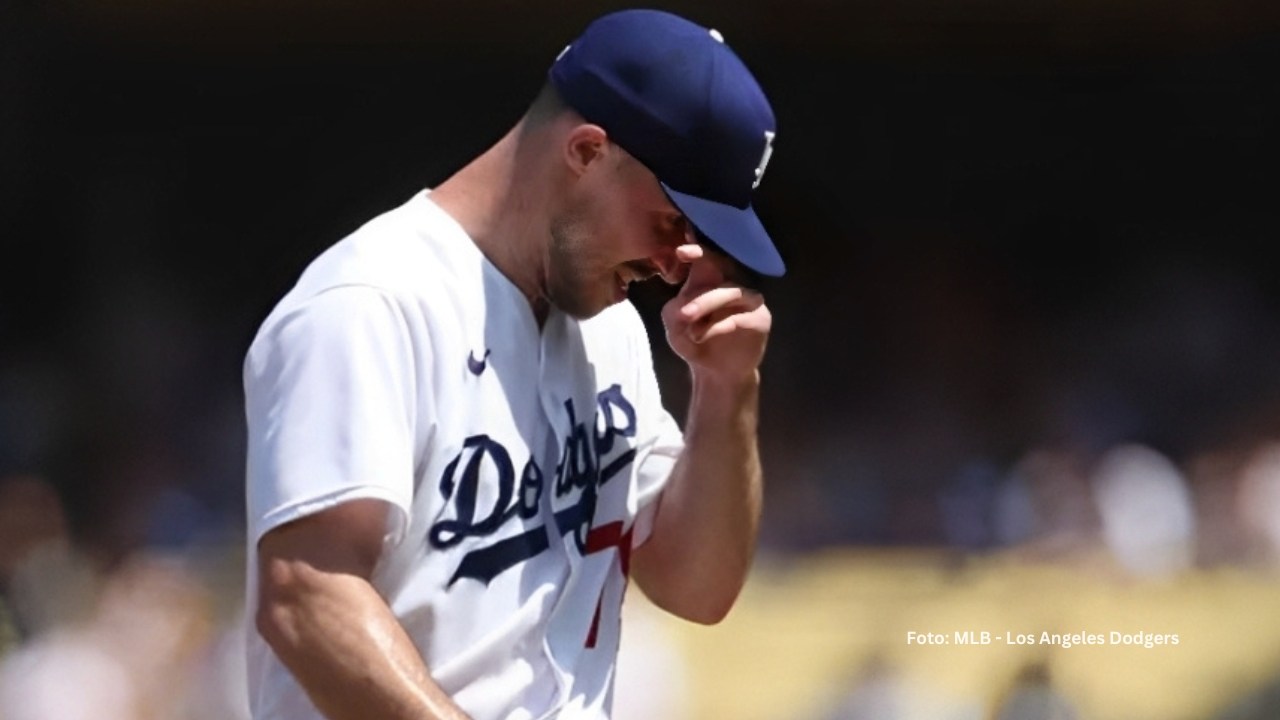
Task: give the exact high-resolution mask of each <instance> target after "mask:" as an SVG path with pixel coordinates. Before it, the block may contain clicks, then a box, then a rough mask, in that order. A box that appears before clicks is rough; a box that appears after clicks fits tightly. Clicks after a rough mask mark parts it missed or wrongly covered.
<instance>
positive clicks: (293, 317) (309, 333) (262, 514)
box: [244, 286, 415, 546]
mask: <svg viewBox="0 0 1280 720" xmlns="http://www.w3.org/2000/svg"><path fill="white" fill-rule="evenodd" d="M413 360H414V353H413V349H412V344H411V342H410V338H409V332H408V328H407V326H406V323H405V320H404V315H403V313H402V312H401V310H400V308H399V306H398V305H397V303H396V301H395V299H394V298H393V297H391V296H390V295H389V294H387V293H385V292H383V291H381V290H378V289H376V288H371V287H364V286H344V287H338V288H332V289H329V290H326V291H324V292H322V293H319V294H317V295H315V296H313V297H311V298H309V299H307V300H305V301H303V302H301V303H299V304H296V305H294V306H293V307H291V308H289V309H287V310H285V311H283V312H279V313H278V314H273V315H272V317H270V318H268V321H267V323H265V324H264V325H263V327H262V328H261V329H260V330H259V332H258V335H257V337H255V339H254V341H253V344H252V345H251V346H250V349H249V352H248V354H247V355H246V358H245V363H244V391H245V413H246V420H247V424H248V448H247V469H246V473H247V474H246V480H247V487H246V503H247V513H248V524H249V528H248V529H249V538H250V540H251V542H252V543H253V545H255V546H256V544H257V542H258V541H259V540H260V539H261V538H262V536H263V535H264V534H266V533H267V532H268V531H269V530H271V529H272V528H275V527H278V526H280V525H282V524H284V523H287V522H290V521H293V520H297V519H299V518H302V517H305V516H307V515H311V514H314V513H317V512H320V511H322V510H325V509H327V508H330V507H333V506H335V505H337V504H339V503H343V502H347V501H351V500H357V499H377V500H382V501H385V502H387V503H389V504H390V505H391V506H392V507H393V508H394V510H393V511H392V513H390V520H389V526H388V528H387V532H388V536H389V539H390V540H391V541H393V542H394V541H395V540H398V538H399V535H400V534H401V533H403V531H404V528H405V527H406V526H407V523H408V514H409V508H410V507H411V502H412V495H413V428H414V420H415V408H414V402H415V394H414V377H415V375H414V365H413Z"/></svg>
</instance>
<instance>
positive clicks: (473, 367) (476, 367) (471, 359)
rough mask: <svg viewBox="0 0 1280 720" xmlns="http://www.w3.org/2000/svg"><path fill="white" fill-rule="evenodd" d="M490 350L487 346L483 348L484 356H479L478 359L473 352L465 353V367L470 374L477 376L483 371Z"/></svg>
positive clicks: (487, 361) (487, 362)
mask: <svg viewBox="0 0 1280 720" xmlns="http://www.w3.org/2000/svg"><path fill="white" fill-rule="evenodd" d="M490 352H491V351H490V350H489V349H488V348H485V350H484V357H482V358H480V359H479V360H477V359H476V354H475V352H468V353H467V369H468V370H470V371H471V374H472V375H475V376H477V377H478V376H479V375H480V373H482V372H484V369H485V367H487V366H488V364H489V353H490Z"/></svg>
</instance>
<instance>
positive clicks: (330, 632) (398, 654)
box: [258, 568, 467, 720]
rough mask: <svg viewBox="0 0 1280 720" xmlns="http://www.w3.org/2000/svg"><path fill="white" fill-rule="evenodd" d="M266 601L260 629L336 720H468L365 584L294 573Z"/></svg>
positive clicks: (306, 572)
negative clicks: (287, 581) (365, 719)
mask: <svg viewBox="0 0 1280 720" xmlns="http://www.w3.org/2000/svg"><path fill="white" fill-rule="evenodd" d="M295 575H296V577H294V578H293V579H291V580H290V582H289V583H287V584H286V587H283V588H278V589H277V591H276V592H274V593H271V594H269V595H268V596H267V597H265V598H264V601H263V605H262V608H261V610H260V611H259V613H258V630H259V632H261V633H262V634H263V637H264V638H265V639H266V640H267V643H268V644H269V645H270V646H271V648H272V649H273V650H274V651H275V653H276V655H277V656H278V657H279V658H280V660H281V662H283V663H284V665H285V666H286V667H287V668H289V671H290V672H292V673H293V675H294V677H296V678H297V680H298V682H299V684H301V685H302V687H303V689H305V690H306V692H307V694H308V696H309V697H310V698H311V701H312V702H313V703H314V704H315V705H316V707H317V708H318V709H319V710H320V711H321V712H322V713H323V714H324V715H325V717H327V718H330V720H348V719H352V720H354V719H356V718H375V717H376V718H386V719H387V720H399V719H400V718H404V719H406V720H408V719H409V718H412V719H414V720H424V719H432V720H465V719H466V717H467V716H466V714H465V713H463V712H462V710H461V709H460V708H458V706H457V705H455V704H454V703H453V701H452V700H451V699H450V698H449V696H448V695H447V694H445V692H444V691H443V690H441V689H440V687H439V686H438V685H436V683H435V681H434V680H432V678H431V676H430V674H429V673H428V671H427V668H426V666H425V664H424V663H423V661H422V658H421V656H420V655H419V654H418V651H417V648H415V647H414V645H413V643H412V642H411V641H410V640H409V637H408V635H406V634H405V632H404V629H403V627H401V625H400V624H399V622H397V621H396V619H395V617H394V616H393V615H392V614H391V611H390V609H389V608H388V607H387V605H386V603H385V602H384V601H383V600H382V598H381V596H379V595H378V593H377V592H376V591H375V590H374V589H373V588H372V587H371V586H370V585H369V584H368V582H367V581H365V580H364V579H362V578H359V577H356V576H353V575H344V574H337V573H322V572H320V571H317V570H314V569H310V568H302V569H297V568H295Z"/></svg>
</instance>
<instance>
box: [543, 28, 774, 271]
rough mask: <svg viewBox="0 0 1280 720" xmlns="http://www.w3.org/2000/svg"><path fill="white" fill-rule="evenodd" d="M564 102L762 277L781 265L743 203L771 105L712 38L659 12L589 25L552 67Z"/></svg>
mask: <svg viewBox="0 0 1280 720" xmlns="http://www.w3.org/2000/svg"><path fill="white" fill-rule="evenodd" d="M548 76H549V78H550V81H551V83H552V85H553V86H554V87H555V89H556V91H557V92H558V93H559V94H560V97H561V98H562V99H563V100H564V101H565V103H566V104H567V105H568V106H569V107H571V108H573V109H574V110H576V111H577V112H578V113H579V114H581V115H582V117H583V118H585V119H586V120H587V121H588V122H592V123H595V124H597V125H599V126H600V127H602V128H604V130H605V132H606V133H608V134H609V138H610V139H611V140H612V141H613V142H615V143H617V144H618V145H619V146H620V147H622V148H623V149H624V150H626V151H627V152H628V153H630V154H631V155H633V156H634V157H635V158H636V159H637V160H639V161H640V162H642V163H644V165H645V166H646V167H648V168H649V170H650V171H652V172H653V174H654V175H655V176H657V178H658V181H659V182H661V183H662V188H663V190H665V191H666V193H667V196H668V197H669V198H671V202H672V203H673V204H674V205H675V206H676V207H677V208H679V209H680V211H681V212H683V213H684V215H685V217H687V218H688V219H689V221H690V222H691V223H693V226H694V227H695V228H696V229H697V230H698V232H700V233H701V234H702V235H704V236H706V237H707V238H708V239H710V240H711V241H712V242H713V243H715V244H716V245H717V246H719V247H720V248H721V249H722V250H724V251H725V252H726V253H728V254H729V255H730V256H731V257H733V258H734V259H735V260H737V261H738V262H740V263H742V264H743V265H745V266H746V267H748V268H750V269H751V270H754V271H755V272H757V273H760V274H762V275H769V276H774V277H777V276H780V275H782V274H783V273H785V272H786V265H785V264H784V263H783V261H782V257H781V256H780V255H779V254H778V249H777V248H776V247H775V246H774V244H773V241H772V240H771V239H770V238H769V233H768V232H767V231H766V230H765V229H764V225H763V224H762V223H761V222H760V218H759V217H757V216H756V212H755V210H754V209H753V208H752V206H751V196H752V191H753V190H755V188H756V186H757V185H759V184H760V180H761V178H762V177H763V176H764V171H765V167H766V165H768V163H769V157H770V155H771V154H772V153H773V138H774V136H775V134H776V123H775V120H774V116H773V108H771V107H770V105H769V101H768V99H767V98H766V97H765V95H764V91H763V90H761V88H760V85H759V83H757V82H756V79H755V77H754V76H753V75H752V74H751V71H750V70H748V69H747V66H746V65H745V64H743V62H742V60H741V59H739V58H738V56H737V55H736V54H735V53H734V52H733V50H731V49H729V46H728V45H726V44H725V42H724V38H723V37H721V35H720V33H719V32H717V31H715V30H712V29H709V28H705V27H702V26H701V25H698V24H696V23H694V22H691V21H689V20H686V19H684V18H682V17H680V16H678V15H673V14H671V13H668V12H663V11H661V10H648V9H633V10H621V11H617V12H612V13H609V14H606V15H603V16H601V17H599V18H597V19H596V20H594V21H592V22H591V23H590V24H589V25H588V26H587V28H586V30H584V31H583V32H582V34H581V35H580V36H578V38H577V39H576V40H574V41H573V42H572V43H570V44H569V45H568V46H567V47H566V48H565V49H564V50H563V51H562V52H561V53H560V55H559V57H557V58H556V60H555V62H554V63H552V65H551V69H550V70H549V71H548Z"/></svg>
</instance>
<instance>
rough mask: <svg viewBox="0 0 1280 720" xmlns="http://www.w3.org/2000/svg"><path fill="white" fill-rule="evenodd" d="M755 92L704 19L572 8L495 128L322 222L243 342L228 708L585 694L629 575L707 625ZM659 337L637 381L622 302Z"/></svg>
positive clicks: (748, 418)
mask: <svg viewBox="0 0 1280 720" xmlns="http://www.w3.org/2000/svg"><path fill="white" fill-rule="evenodd" d="M774 131H775V127H774V116H773V111H772V110H771V108H770V106H769V103H768V101H767V100H766V98H765V96H764V94H763V93H762V91H761V89H760V87H759V86H758V84H757V82H756V80H755V79H754V78H753V76H752V74H751V73H750V72H749V70H748V69H747V67H746V66H745V65H744V64H743V62H742V61H741V60H740V59H739V58H738V57H737V56H736V54H735V53H734V52H733V51H732V50H730V48H729V47H728V46H727V45H726V44H724V41H723V38H722V37H721V36H720V35H719V33H717V32H716V31H714V30H710V29H708V28H704V27H702V26H699V25H697V24H695V23H693V22H690V21H688V20H686V19H683V18H681V17H678V16H675V15H672V14H668V13H665V12H659V11H652V10H626V11H619V12H615V13H610V14H607V15H604V16H602V17H600V18H598V19H597V20H595V21H594V22H592V23H591V24H589V25H588V26H587V28H586V29H585V30H584V32H583V33H582V35H581V36H580V37H578V38H577V39H576V40H575V41H574V42H573V43H571V44H570V45H569V46H568V47H567V48H566V49H565V50H564V51H563V52H562V53H561V54H560V55H559V57H557V58H556V59H555V61H554V62H553V63H552V65H551V67H550V70H549V73H548V82H547V83H546V85H545V87H544V89H543V90H542V91H541V92H540V94H539V95H538V97H537V99H536V100H535V101H534V102H533V104H532V105H531V107H530V108H529V110H528V111H527V112H526V114H525V115H524V116H523V117H522V118H521V119H520V120H519V121H518V122H517V123H516V124H515V126H514V127H513V128H512V129H511V130H510V132H509V133H508V134H507V135H506V136H505V137H503V138H502V139H501V140H499V141H498V142H497V143H496V144H495V145H493V146H492V147H491V148H489V149H488V150H486V151H485V152H484V153H482V154H481V155H480V156H478V157H477V158H475V159H474V160H472V161H471V162H470V163H468V164H466V165H465V166H464V167H462V168H461V169H460V170H459V171H457V172H456V173H455V174H454V175H452V176H451V177H449V178H448V179H447V180H445V181H444V182H442V183H440V184H439V185H437V186H436V187H434V188H432V189H430V190H424V191H422V192H418V193H416V194H415V195H413V197H410V198H408V199H407V200H406V201H404V202H403V203H402V204H400V205H399V206H398V207H395V208H394V209H391V210H389V211H387V212H385V213H384V214H382V215H380V216H378V217H376V218H374V219H372V220H371V221H370V222H368V223H367V224H365V225H364V226H363V227H361V228H359V229H358V230H357V231H355V232H354V233H352V234H351V235H350V236H348V237H346V238H344V239H343V240H341V241H340V242H338V243H336V244H335V245H333V246H331V247H330V248H328V249H327V250H326V251H325V252H323V253H322V254H321V255H319V256H318V257H317V258H316V259H315V260H314V261H312V263H311V264H310V265H309V266H308V267H307V268H306V269H305V271H304V272H303V273H302V275H301V277H300V278H299V279H298V281H297V283H296V285H295V286H294V287H293V288H292V289H291V290H290V291H289V292H288V293H287V294H286V295H285V296H284V297H283V298H282V299H281V300H280V301H279V303H278V304H277V305H276V307H275V308H274V309H273V310H272V312H271V313H270V315H269V316H268V317H267V318H266V319H265V321H264V322H263V323H262V325H261V327H260V328H259V331H258V333H257V335H256V337H255V338H254V341H253V343H252V345H251V347H250V349H249V351H248V353H247V356H246V358H245V363H244V388H245V397H246V414H247V420H248V458H247V504H248V538H247V539H248V547H249V549H250V551H249V554H248V576H247V580H248V603H249V609H250V612H249V617H250V618H252V619H253V621H252V622H251V623H250V626H249V627H248V628H247V629H246V630H247V634H248V666H249V674H250V676H249V687H250V693H251V697H250V704H251V707H252V711H253V717H254V718H256V719H257V720H304V719H306V720H310V719H313V718H319V717H327V718H332V719H335V720H337V719H339V718H361V719H367V718H378V719H379V720H393V719H396V718H415V719H419V720H421V719H423V718H436V719H454V718H474V719H475V720H498V719H502V720H531V719H533V718H560V719H562V720H575V719H588V718H590V719H599V718H607V717H609V713H610V702H611V694H612V686H613V672H614V665H615V659H616V655H617V651H618V640H619V618H620V610H621V604H622V600H623V593H624V591H625V590H626V587H627V584H628V580H629V578H633V579H634V580H635V581H636V584H637V585H639V587H640V588H641V590H642V591H643V592H644V593H646V595H647V596H648V597H649V598H650V599H651V600H653V602H654V603H656V604H657V605H658V606H660V607H662V608H664V609H665V610H667V611H669V612H672V613H674V614H676V615H678V616H680V617H683V618H687V619H689V620H693V621H697V622H704V623H712V622H717V621H719V620H720V619H721V618H722V617H724V615H725V614H726V613H727V612H728V611H729V609H730V607H731V606H732V605H733V603H734V601H735V599H736V598H737V595H738V593H739V591H740V590H741V587H742V585H743V582H744V579H745V577H746V574H747V571H748V567H749V565H750V563H751V558H752V554H753V549H754V546H755V541H756V532H757V525H758V521H759V514H760V502H761V500H760V496H761V468H760V462H759V457H758V452H757V443H756V412H757V409H756V408H757V397H758V386H759V381H760V377H759V372H758V366H759V364H760V361H761V359H762V357H763V355H764V351H765V345H766V340H767V337H768V333H769V329H770V323H771V319H770V315H769V311H768V309H767V307H766V306H765V304H764V301H763V298H762V297H761V296H760V294H759V293H758V292H755V291H753V290H751V289H748V288H746V287H743V286H741V285H740V284H738V283H737V282H735V281H734V280H733V278H735V277H736V276H737V272H736V270H737V269H738V268H739V267H746V268H749V269H750V270H752V271H754V272H756V273H761V274H764V275H772V276H777V275H781V274H782V273H783V271H784V267H783V262H782V259H781V257H780V256H779V253H778V251H777V249H776V248H775V246H774V244H773V243H772V242H771V240H770V238H769V236H768V235H767V233H766V232H765V230H764V228H763V227H762V226H761V223H760V221H759V220H758V219H757V216H756V214H755V212H754V210H753V209H752V207H751V197H752V190H753V188H754V187H755V186H756V185H757V184H759V182H760V179H761V177H762V176H763V174H764V172H765V168H766V165H767V163H768V161H769V156H770V153H771V151H772V143H773V137H774ZM654 275H660V276H662V277H663V278H664V279H665V280H666V281H667V282H670V283H683V285H682V287H681V289H680V291H679V293H678V294H677V296H676V297H675V298H674V299H673V300H671V302H669V303H667V304H666V305H665V307H664V308H663V311H662V318H663V321H664V323H665V326H666V334H667V341H668V342H669V343H670V345H671V347H672V348H673V349H674V351H675V352H676V353H677V354H679V355H680V356H681V357H682V358H683V359H684V360H685V361H686V362H687V363H688V365H689V368H690V371H691V377H692V394H691V400H690V405H689V408H688V414H687V420H686V423H685V427H684V428H683V429H682V428H681V427H679V426H678V425H677V423H676V422H675V421H674V419H673V418H672V416H671V415H670V414H669V413H668V412H667V411H666V410H665V409H664V406H663V403H662V397H661V394H660V392H659V387H658V384H657V382H656V379H655V376H654V370H653V360H652V355H651V352H650V346H649V340H648V337H647V334H646V330H645V326H644V325H643V323H642V321H641V318H640V317H639V315H638V314H637V312H636V310H635V308H634V307H633V306H632V305H631V303H629V302H623V301H624V300H625V299H626V292H627V286H628V284H629V283H631V282H635V281H637V280H643V279H646V278H649V277H652V276H654Z"/></svg>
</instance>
